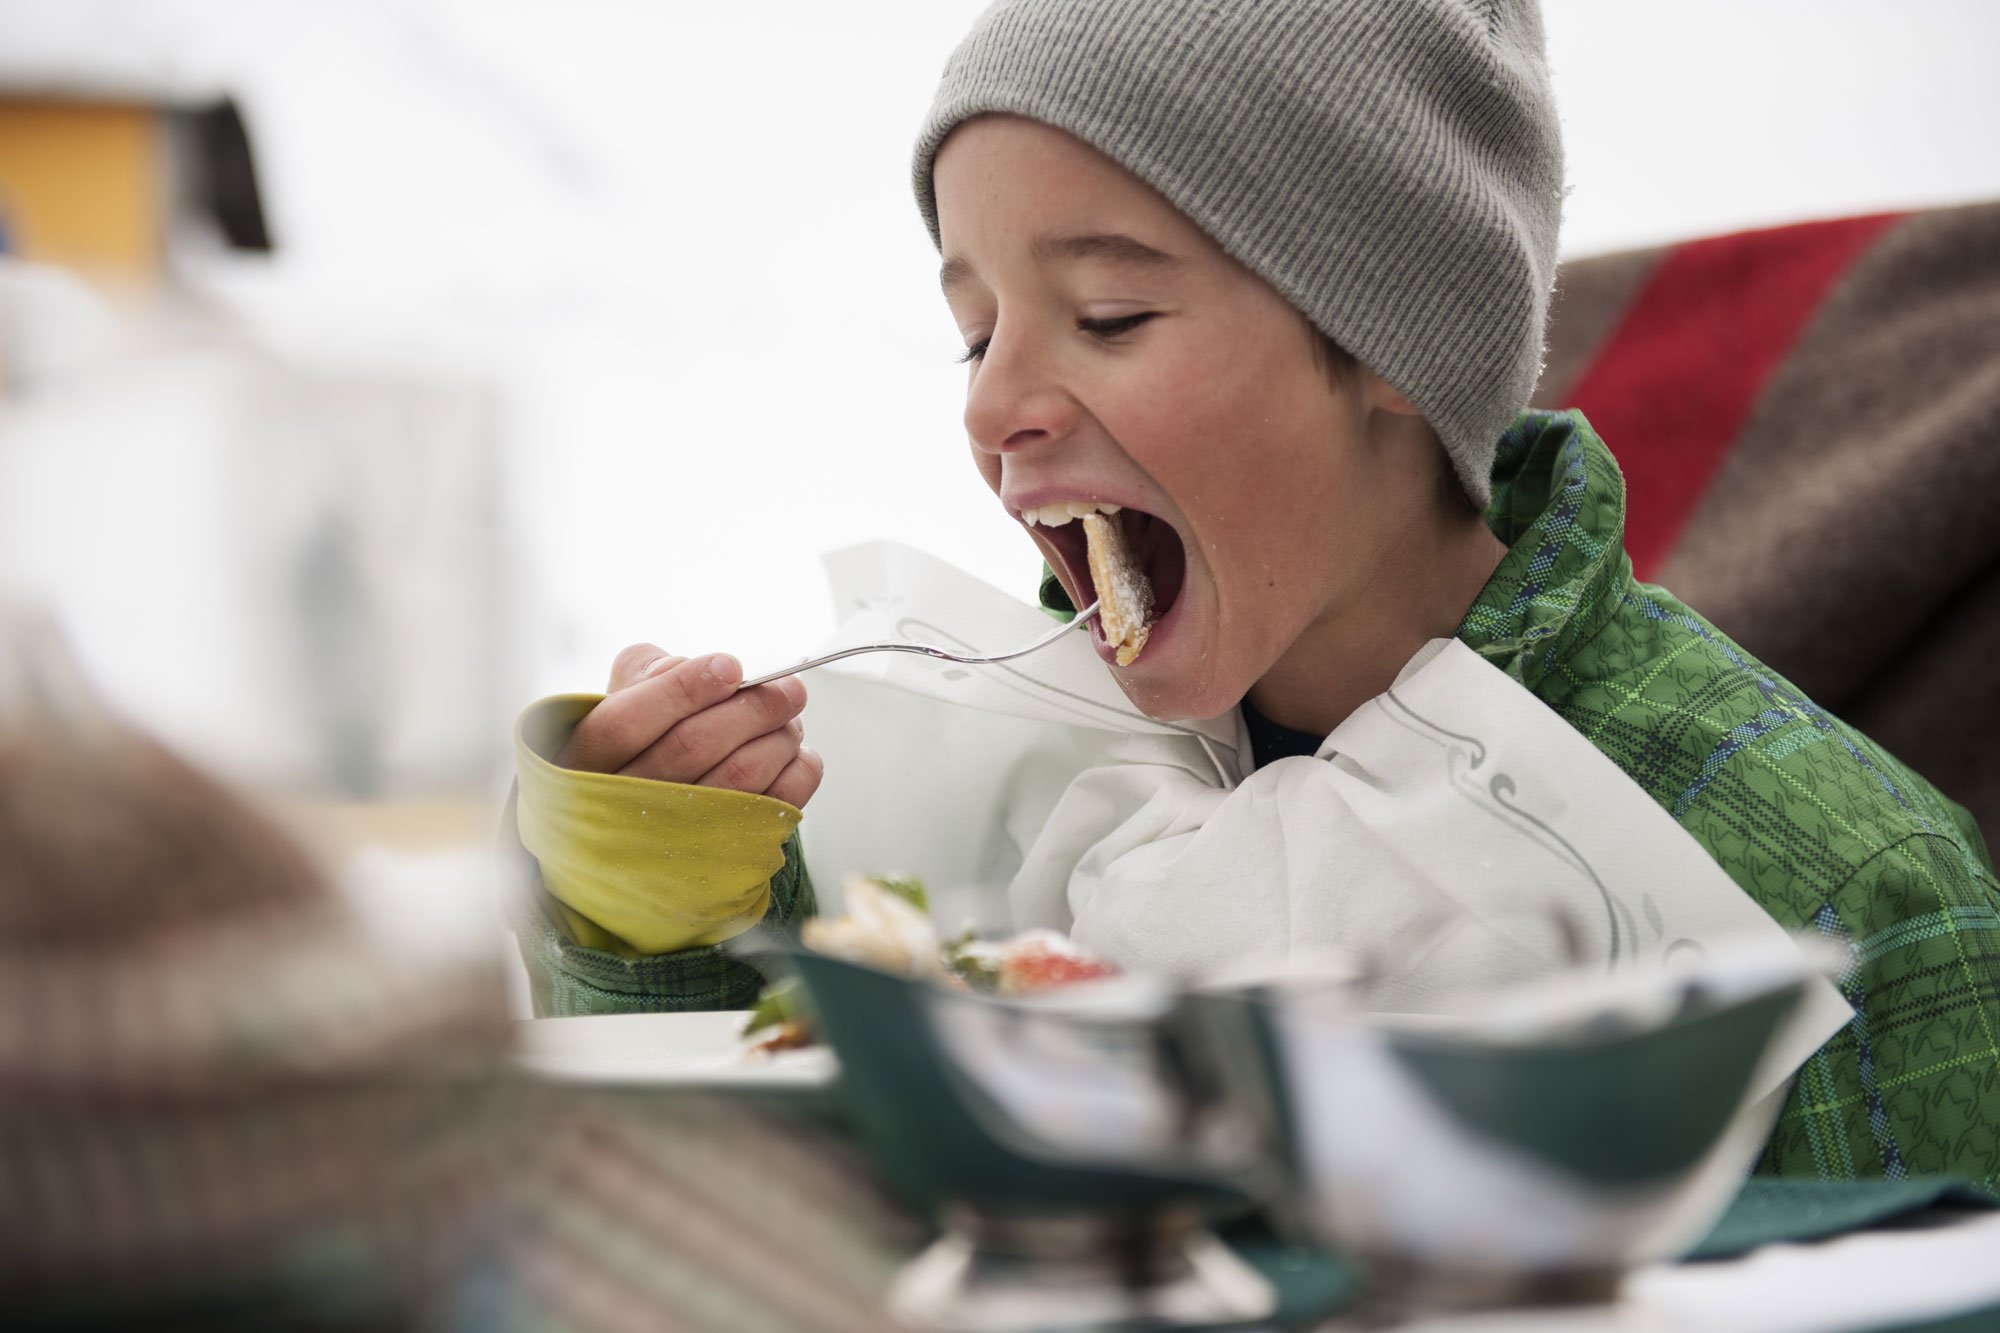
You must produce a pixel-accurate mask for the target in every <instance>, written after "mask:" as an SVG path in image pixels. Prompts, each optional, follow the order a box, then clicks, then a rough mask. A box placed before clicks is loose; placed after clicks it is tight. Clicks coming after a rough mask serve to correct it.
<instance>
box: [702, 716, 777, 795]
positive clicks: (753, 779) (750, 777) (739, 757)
mask: <svg viewBox="0 0 2000 1333" xmlns="http://www.w3.org/2000/svg"><path fill="white" fill-rule="evenodd" d="M798 753H799V733H798V732H796V731H794V730H792V728H791V727H789V726H785V727H780V728H779V729H778V730H776V731H774V732H771V733H770V734H769V735H767V736H759V737H758V738H757V739H756V740H754V741H751V742H750V743H749V744H748V745H742V746H739V747H737V748H736V749H735V750H734V751H732V752H731V753H730V754H729V756H728V757H727V758H725V759H724V760H723V761H722V762H721V763H719V764H717V765H716V766H715V767H714V768H712V769H710V770H709V771H708V772H706V773H704V774H702V775H701V777H700V779H699V780H698V781H697V783H696V785H697V786H701V787H724V788H727V789H728V790H730V791H747V792H752V793H759V794H761V793H762V792H763V791H764V789H765V788H767V787H769V786H770V785H771V784H772V783H774V782H776V781H777V780H778V775H779V774H780V773H782V772H784V771H785V769H786V767H787V766H789V765H790V764H791V762H792V760H794V759H796V758H797V757H798Z"/></svg>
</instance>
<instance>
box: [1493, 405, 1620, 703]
mask: <svg viewBox="0 0 2000 1333" xmlns="http://www.w3.org/2000/svg"><path fill="white" fill-rule="evenodd" d="M1486 524H1487V526H1488V527H1490V528H1491V529H1492V530H1493V534H1494V535H1495V536H1497V537H1498V538H1499V539H1500V540H1501V541H1503V542H1505V543H1507V547H1508V550H1507V554H1506V556H1505V557H1504V558H1502V559H1501V561H1500V565H1499V567H1498V568H1497V569H1495V570H1494V571H1493V577H1492V578H1490V579H1488V580H1487V583H1486V586H1485V587H1484V588H1482V589H1481V590H1480V593H1479V596H1478V598H1477V599H1476V600H1475V601H1474V602H1473V604H1472V608H1471V610H1469V611H1467V612H1466V615H1465V620H1464V622H1463V623H1462V624H1460V626H1459V627H1458V637H1459V639H1460V640H1462V641H1463V642H1464V643H1466V644H1467V645H1468V646H1470V647H1471V648H1472V649H1473V650H1474V651H1475V652H1477V653H1478V654H1479V655H1480V656H1481V657H1483V658H1485V659H1486V660H1487V661H1488V662H1491V663H1492V664H1493V665H1495V666H1497V667H1499V668H1500V669H1501V670H1503V671H1505V672H1506V673H1507V674H1508V675H1510V676H1512V677H1513V678H1514V679H1516V680H1518V681H1520V682H1521V684H1523V685H1525V686H1527V687H1528V688H1529V689H1530V690H1533V689H1535V687H1536V686H1537V685H1538V684H1539V683H1540V682H1541V681H1542V679H1543V678H1544V677H1546V676H1547V675H1548V674H1549V673H1550V672H1552V671H1554V670H1555V669H1556V668H1557V666H1558V665H1559V664H1561V663H1562V662H1564V661H1566V660H1568V659H1569V657H1570V656H1571V655H1572V654H1573V653H1575V651H1576V650H1577V649H1578V648H1580V647H1581V646H1582V645H1583V644H1584V643H1586V642H1587V641H1588V640H1589V639H1590V637H1591V636H1592V635H1594V634H1596V633H1597V631H1598V630H1600V629H1602V628H1603V627H1604V624H1605V622H1606V621H1607V620H1609V619H1610V617H1611V614H1612V612H1613V611H1615V610H1616V609H1617V604H1618V598H1619V596H1620V595H1621V594H1622V593H1623V592H1624V590H1625V589H1626V587H1627V586H1629V585H1630V583H1631V582H1632V563H1631V561H1630V560H1628V559H1626V556H1625V478H1624V475H1623V474H1622V473H1620V472H1619V470H1618V464H1617V462H1616V461H1614V460H1613V459H1612V457H1611V451H1610V450H1609V449H1608V448H1606V447H1605V444H1604V441H1602V440H1600V439H1599V438H1598V437H1597V432H1595V431H1593V430H1592V429H1591V428H1590V423H1589V422H1587V421H1585V420H1584V419H1583V414H1582V413H1581V412H1575V411H1570V412H1528V413H1525V414H1523V415H1522V416H1520V417H1519V418H1517V419H1516V420H1515V422H1514V424H1513V425H1512V426H1510V427H1509V428H1508V429H1507V433H1506V434H1505V435H1503V436H1502V437H1501V438H1500V447H1499V450H1498V452H1497V454H1496V455H1495V457H1494V460H1493V503H1492V505H1491V507H1489V508H1488V509H1487V511H1486Z"/></svg>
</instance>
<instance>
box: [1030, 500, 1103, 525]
mask: <svg viewBox="0 0 2000 1333" xmlns="http://www.w3.org/2000/svg"><path fill="white" fill-rule="evenodd" d="M1117 512H1118V506H1117V505H1109V504H1096V503H1093V502H1092V501H1089V500H1058V501H1056V502H1055V503H1054V504H1045V505H1042V506H1040V507H1039V508H1035V509H1023V510H1022V511H1021V521H1022V522H1024V523H1033V524H1037V525H1039V526H1041V527H1044V528H1059V527H1061V526H1062V525H1063V524H1065V523H1067V522H1069V521H1070V520H1071V519H1073V518H1082V517H1083V516H1084V515H1085V514H1115V513H1117Z"/></svg>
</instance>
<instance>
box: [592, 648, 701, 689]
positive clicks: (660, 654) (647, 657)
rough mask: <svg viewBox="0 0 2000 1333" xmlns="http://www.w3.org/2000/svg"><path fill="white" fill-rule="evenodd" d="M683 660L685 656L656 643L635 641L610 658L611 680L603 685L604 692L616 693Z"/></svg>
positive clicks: (675, 665)
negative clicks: (680, 655) (676, 654)
mask: <svg viewBox="0 0 2000 1333" xmlns="http://www.w3.org/2000/svg"><path fill="white" fill-rule="evenodd" d="M685 661H687V659H686V658H685V657H677V656H675V655H674V654H672V653H670V652H668V651H667V650H666V649H664V648H661V647H659V646H658V645H656V644H651V643H635V644H633V645H632V646H631V647H630V648H627V649H625V650H624V651H623V652H621V653H619V654H618V656H617V657H615V658H613V659H612V662H611V681H610V683H609V684H607V685H606V686H605V687H604V692H605V693H606V694H616V693H618V691H620V690H622V689H626V688H628V687H629V686H633V685H637V684H638V683H639V682H640V681H642V680H644V679H646V678H647V677H648V676H657V675H659V674H660V673H661V672H662V671H665V670H666V669H667V668H669V667H677V666H679V665H680V664H681V663H683V662H685Z"/></svg>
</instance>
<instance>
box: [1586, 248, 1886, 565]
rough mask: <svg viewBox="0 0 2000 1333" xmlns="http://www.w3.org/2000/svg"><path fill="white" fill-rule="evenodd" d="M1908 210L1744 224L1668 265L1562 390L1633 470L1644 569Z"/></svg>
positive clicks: (1632, 510)
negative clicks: (1773, 385) (1815, 319)
mask: <svg viewBox="0 0 2000 1333" xmlns="http://www.w3.org/2000/svg"><path fill="white" fill-rule="evenodd" d="M1907 216H1908V214H1906V213H1881V214H1876V215H1872V216H1869V217H1856V218H1840V219H1837V220H1834V221H1830V222H1808V223H1802V224H1799V225H1797V226H1790V227H1774V228H1770V229H1768V230H1763V231H1746V232H1738V233H1736V234H1735V235H1731V236H1716V237H1712V238H1709V239H1705V240H1699V241H1690V242H1687V243H1686V244H1683V245H1679V246H1676V247H1674V248H1673V249H1672V250H1669V251H1668V252H1667V254H1666V255H1665V257H1664V258H1662V259H1661V260H1660V262H1659V264H1658V266H1657V267H1656V268H1655V269H1654V270H1653V272H1652V274H1651V275H1650V276H1649V277H1648V278H1647V279H1646V282H1645V284H1644V285H1643V286H1642V287H1641V288H1640V289H1639V291H1638V294H1637V295H1635V296H1634V297H1633V298H1632V304H1631V306H1630V307H1629V308H1628V309H1627V310H1626V312H1625V314H1624V316H1623V317H1622V318H1621V319H1620V320H1619V321H1618V323H1617V324H1616V325H1615V326H1614V327H1613V329H1612V331H1611V333H1610V335H1609V336H1608V337H1606V338H1605V340H1604V345H1603V346H1602V347H1601V348H1599V349H1598V352H1597V355H1596V356H1595V357H1594V358H1592V360H1591V361H1590V363H1589V365H1588V366H1586V367H1585V369H1584V371H1583V373H1582V374H1581V375H1579V376H1578V377H1577V380H1576V384H1575V385H1574V386H1573V387H1572V389H1571V390H1570V392H1569V394H1568V395H1567V399H1568V405H1569V406H1572V407H1578V408H1581V409H1582V410H1583V413H1584V415H1585V416H1587V417H1589V418H1590V424H1591V425H1592V426H1594V427H1595V428H1596V430H1597V433H1598V435H1599V436H1601V437H1602V438H1603V439H1604V440H1605V442H1606V443H1608V444H1609V445H1610V446H1611V451H1612V453H1613V454H1614V455H1616V456H1617V459H1618V465H1619V467H1621V468H1622V469H1623V470H1624V473H1625V484H1626V494H1627V496H1628V501H1627V508H1626V515H1625V549H1626V550H1627V551H1628V552H1629V553H1630V554H1631V556H1632V565H1633V568H1634V569H1635V570H1636V571H1637V573H1638V576H1639V577H1640V578H1642V579H1643V578H1646V577H1648V576H1649V575H1650V573H1651V571H1652V570H1653V569H1655V568H1657V567H1658V565H1659V563H1660V561H1661V560H1662V559H1664V558H1665V557H1666V555H1667V553H1668V552H1669V551H1670V550H1672V549H1673V544H1674V540H1675V538H1677V537H1678V536H1680V532H1681V529H1682V528H1683V527H1684V526H1685V525H1686V523H1687V521H1688V519H1689V517H1690V516H1691V515H1692V514H1693V513H1694V509H1695V505H1696V504H1697V503H1699V502H1700V500H1701V497H1702V494H1703V492H1705V491H1706V490H1707V489H1708V484H1709V482H1710V481H1711V480H1713V478H1714V476H1715V473H1716V470H1717V469H1718V468H1719V467H1721V465H1722V460H1723V458H1724V457H1725V456H1727V454H1728V453H1729V448H1730V446H1731V445H1732V444H1734V443H1735V441H1736V437H1737V435H1738V433H1739V432H1740V431H1741V430H1742V428H1743V423H1744V420H1745V419H1746V418H1747V417H1748V416H1749V415H1750V410H1751V408H1752V407H1754V406H1755V405H1756V402H1757V398H1758V395H1759V394H1760V393H1761V392H1762V391H1763V388H1764V384H1765V381H1766V380H1768V379H1769V378H1770V376H1771V372H1772V371H1773V370H1775V369H1776V368H1777V366H1778V363H1779V362H1780V361H1782V360H1784V358H1785V354H1786V353H1787V352H1789V351H1790V350H1791V347H1792V344H1793V343H1794V342H1795V341H1796V340H1797V338H1798V336H1799V334H1800V332H1801V331H1803V330H1804V328H1805V325H1806V322H1807V320H1809V319H1810V318H1811V317H1812V314H1813V312H1814V311H1815V310H1817V309H1818V308H1819V305H1820V302H1821V301H1822V300H1824V299H1825V297H1826V294H1827V292H1828V291H1829V290H1830V289H1831V288H1832V286H1833V284H1834V283H1835V282H1836V281H1837V280H1838V279H1839V278H1840V275H1841V274H1843V273H1844V272H1846V271H1847V268H1848V266H1849V265H1850V264H1852V263H1853V262H1854V261H1855V259H1857V258H1858V257H1859V256H1860V255H1861V253H1862V252H1863V251H1865V250H1866V249H1867V248H1868V246H1869V244H1870V243H1871V242H1873V241H1874V240H1875V238H1876V237H1877V236H1879V235H1881V233H1882V232H1883V230H1884V229H1885V228H1887V227H1888V226H1889V225H1890V224H1891V223H1894V222H1896V221H1898V220H1899V219H1901V218H1904V217H1907Z"/></svg>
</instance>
